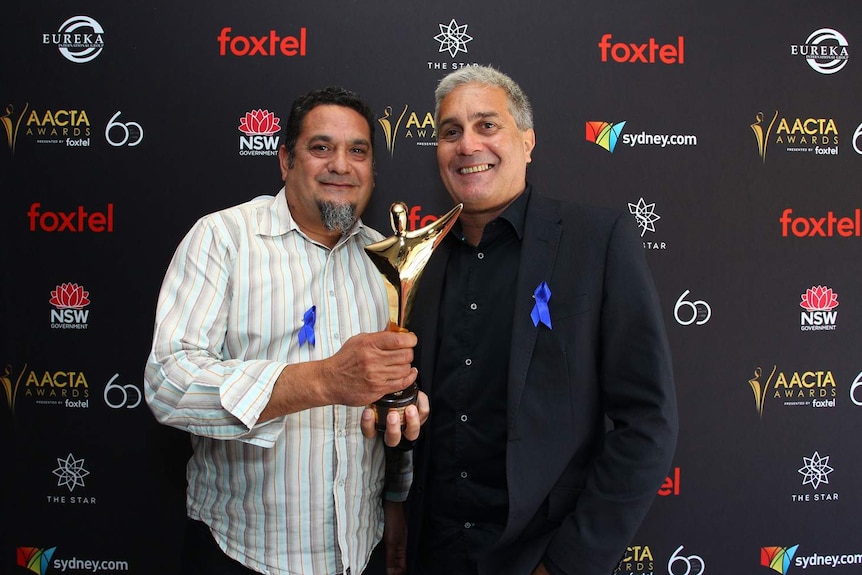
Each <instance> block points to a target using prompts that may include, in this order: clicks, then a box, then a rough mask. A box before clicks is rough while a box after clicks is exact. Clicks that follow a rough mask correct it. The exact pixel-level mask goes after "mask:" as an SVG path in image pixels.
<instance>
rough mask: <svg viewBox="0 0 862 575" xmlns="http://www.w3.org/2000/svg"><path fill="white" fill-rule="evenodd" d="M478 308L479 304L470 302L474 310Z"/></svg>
mask: <svg viewBox="0 0 862 575" xmlns="http://www.w3.org/2000/svg"><path fill="white" fill-rule="evenodd" d="M478 308H479V306H477V305H476V304H474V303H471V304H470V309H472V310H476V309H478Z"/></svg>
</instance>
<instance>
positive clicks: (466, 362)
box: [464, 358, 473, 365]
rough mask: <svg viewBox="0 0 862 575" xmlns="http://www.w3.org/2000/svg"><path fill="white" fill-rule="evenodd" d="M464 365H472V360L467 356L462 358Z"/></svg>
mask: <svg viewBox="0 0 862 575" xmlns="http://www.w3.org/2000/svg"><path fill="white" fill-rule="evenodd" d="M464 365H473V360H472V359H469V358H468V359H466V360H464Z"/></svg>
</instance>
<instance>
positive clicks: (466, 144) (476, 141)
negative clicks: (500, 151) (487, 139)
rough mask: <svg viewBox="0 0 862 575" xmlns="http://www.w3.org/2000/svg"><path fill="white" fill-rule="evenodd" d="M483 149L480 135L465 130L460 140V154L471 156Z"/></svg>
mask: <svg viewBox="0 0 862 575" xmlns="http://www.w3.org/2000/svg"><path fill="white" fill-rule="evenodd" d="M481 149H482V140H481V138H480V137H479V135H478V134H476V133H474V132H473V131H471V130H464V132H463V133H462V134H461V137H460V138H459V139H458V153H459V154H461V155H463V156H470V155H472V154H475V153H476V152H478V151H479V150H481Z"/></svg>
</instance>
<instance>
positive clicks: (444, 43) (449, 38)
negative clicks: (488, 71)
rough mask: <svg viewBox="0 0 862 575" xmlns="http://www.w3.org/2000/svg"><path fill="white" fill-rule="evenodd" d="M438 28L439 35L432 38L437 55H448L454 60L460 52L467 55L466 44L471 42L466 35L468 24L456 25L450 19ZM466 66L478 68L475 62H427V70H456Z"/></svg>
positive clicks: (470, 37)
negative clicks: (436, 45)
mask: <svg viewBox="0 0 862 575" xmlns="http://www.w3.org/2000/svg"><path fill="white" fill-rule="evenodd" d="M438 26H439V28H440V33H439V34H437V35H436V36H434V40H436V41H437V42H438V49H437V52H438V53H439V54H445V53H448V54H449V56H450V57H452V58H454V57H455V56H457V55H458V54H460V53H462V52H463V53H464V54H466V53H467V44H468V43H469V42H472V41H473V37H472V36H471V35H470V34H468V33H467V28H468V26H469V25H468V24H458V22H457V21H456V20H455V19H454V18H452V20H450V21H449V23H448V24H442V23H441V24H438ZM466 66H478V64H477V63H475V62H472V63H469V62H454V61H453V62H448V61H447V62H441V61H431V60H429V61H428V69H429V70H457V69H459V68H464V67H466Z"/></svg>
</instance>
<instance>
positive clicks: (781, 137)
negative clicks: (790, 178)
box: [749, 110, 840, 163]
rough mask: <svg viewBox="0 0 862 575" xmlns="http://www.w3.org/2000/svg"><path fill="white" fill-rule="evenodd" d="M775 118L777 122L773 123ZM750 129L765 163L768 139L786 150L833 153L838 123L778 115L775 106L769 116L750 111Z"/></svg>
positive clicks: (828, 154) (836, 140)
mask: <svg viewBox="0 0 862 575" xmlns="http://www.w3.org/2000/svg"><path fill="white" fill-rule="evenodd" d="M776 122H777V124H776ZM749 126H750V127H751V131H752V132H754V139H755V141H756V143H757V153H758V154H759V155H760V159H761V161H762V162H764V163H766V151H767V148H768V147H769V144H770V143H773V144H774V146H778V147H779V149H783V150H784V151H785V152H788V153H800V152H801V153H807V154H813V155H815V156H837V155H838V153H839V149H838V144H839V142H840V140H839V137H838V126H837V125H836V123H835V120H834V119H833V118H812V117H808V118H803V117H795V118H793V117H782V118H781V119H779V117H778V110H776V111H775V112H774V113H773V114H772V116H769V115H768V114H767V113H765V112H763V111H759V112H757V113H756V114H755V115H754V122H753V123H751V124H749Z"/></svg>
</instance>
